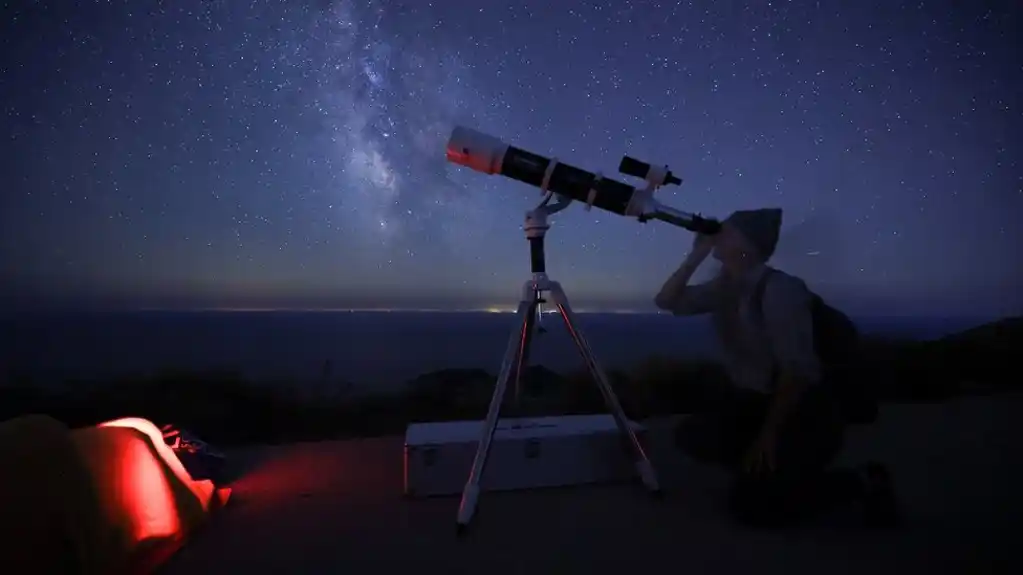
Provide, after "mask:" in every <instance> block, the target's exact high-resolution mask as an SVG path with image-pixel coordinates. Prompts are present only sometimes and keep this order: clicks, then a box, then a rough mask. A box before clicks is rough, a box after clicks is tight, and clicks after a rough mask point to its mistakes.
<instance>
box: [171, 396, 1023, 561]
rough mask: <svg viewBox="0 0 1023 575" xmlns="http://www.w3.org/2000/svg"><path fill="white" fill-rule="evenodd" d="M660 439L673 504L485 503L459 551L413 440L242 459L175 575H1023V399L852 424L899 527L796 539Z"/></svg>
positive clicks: (855, 445)
mask: <svg viewBox="0 0 1023 575" xmlns="http://www.w3.org/2000/svg"><path fill="white" fill-rule="evenodd" d="M650 427H651V434H650V435H651V442H652V445H651V449H650V452H651V458H652V459H653V460H654V463H655V464H656V465H657V466H658V470H659V472H660V475H661V481H662V483H663V484H664V485H665V487H666V488H667V490H668V496H667V498H666V499H664V500H660V501H658V500H653V499H651V498H650V497H648V496H647V495H646V494H645V492H644V491H643V490H642V488H640V487H639V486H638V485H622V486H596V487H575V488H564V489H553V490H537V491H531V492H515V493H493V494H484V495H483V497H482V499H481V501H480V506H479V511H478V513H477V515H476V519H475V521H474V523H473V526H472V530H471V532H470V533H469V535H468V536H467V537H465V538H462V539H459V538H457V537H456V536H455V529H454V527H455V511H456V509H457V506H458V498H457V497H453V498H442V499H430V500H413V501H409V500H405V499H404V498H402V496H401V483H402V438H400V437H392V438H380V439H368V440H358V441H340V442H321V443H307V444H296V445H288V446H278V447H265V448H253V449H248V450H245V451H239V452H236V453H232V454H231V457H232V460H233V461H234V462H235V464H236V465H238V466H239V469H240V472H241V473H240V476H239V478H238V479H237V480H236V481H235V482H234V484H233V487H234V495H233V498H232V501H231V503H230V504H229V505H228V507H227V508H226V509H224V510H223V511H222V512H221V513H220V514H219V515H218V516H217V517H215V518H213V520H212V521H211V522H210V524H209V525H207V526H206V528H205V529H204V530H203V531H202V532H200V533H198V534H196V536H195V537H194V538H193V539H192V540H191V541H190V542H189V543H188V544H187V545H186V546H185V547H184V548H183V549H182V550H181V551H180V552H179V553H178V554H177V555H176V556H175V557H174V558H173V559H172V560H171V561H170V563H168V564H167V565H166V566H165V568H164V569H163V570H162V572H163V573H164V574H166V575H177V574H186V573H187V574H197V573H218V574H223V573H247V574H250V573H274V574H277V573H295V574H297V573H383V572H397V570H398V569H416V570H424V571H425V570H432V571H436V572H440V573H448V574H452V573H476V574H478V573H487V574H489V575H496V574H504V573H509V574H510V573H531V574H535V573H583V572H594V573H595V572H597V571H601V572H603V571H606V570H608V569H609V568H613V569H622V568H627V569H647V568H653V569H658V570H664V569H667V570H671V571H674V572H690V573H786V574H791V573H828V574H839V573H868V572H869V573H896V572H899V573H907V572H910V571H917V572H921V573H927V574H928V575H934V574H938V573H964V574H965V573H970V574H973V573H984V574H987V573H1010V572H1011V573H1023V561H1021V559H1020V557H1021V554H1023V552H1020V551H1016V550H1015V549H1011V548H1010V547H1009V546H1010V545H1011V544H1012V541H1013V540H1018V538H1019V534H1021V533H1023V497H1021V496H1020V495H1019V494H1020V490H1021V487H1020V486H1023V464H1021V463H1020V460H1019V459H1020V457H1019V456H1020V453H1021V451H1020V449H1019V448H1018V447H1017V446H1016V443H1017V442H1018V441H1020V440H1021V439H1023V394H1016V395H1001V396H990V397H983V398H971V399H963V400H958V401H954V402H949V403H946V404H940V405H917V406H894V407H886V408H885V410H884V412H883V413H882V418H881V420H880V421H879V422H878V423H877V424H876V425H874V426H872V427H869V428H857V429H854V431H853V432H852V435H851V437H850V439H849V448H848V450H847V453H846V455H845V457H846V458H848V459H850V460H864V459H866V458H872V459H879V460H882V461H885V462H887V463H888V464H889V465H890V467H891V469H892V470H893V473H894V475H895V479H896V482H897V487H898V490H899V496H900V498H901V503H902V506H903V509H904V513H905V514H906V525H905V526H903V527H901V528H899V529H898V530H895V531H870V530H866V529H864V528H863V527H862V526H860V525H859V524H858V515H857V514H856V513H855V512H854V510H852V509H850V510H848V511H847V512H846V513H839V514H836V516H834V517H831V518H829V519H827V520H826V521H822V522H821V523H820V524H818V525H815V526H812V527H807V528H802V529H799V530H792V531H785V532H758V531H750V530H744V529H742V528H739V527H737V526H735V525H733V524H731V523H730V521H729V520H728V519H727V517H725V516H724V515H723V514H722V513H721V511H720V508H719V501H720V499H721V495H722V492H723V490H724V488H725V483H724V481H723V479H724V478H723V477H722V476H720V475H719V474H718V473H717V472H716V471H714V470H710V469H703V468H700V467H697V466H695V465H693V464H692V463H690V462H687V461H685V460H684V459H683V458H681V457H680V456H678V455H677V454H676V453H675V452H674V450H673V449H672V448H671V441H670V431H669V430H670V424H669V422H667V421H658V422H651V423H650ZM1013 534H1015V537H1013ZM1018 544H1019V543H1018V542H1017V543H1016V545H1018Z"/></svg>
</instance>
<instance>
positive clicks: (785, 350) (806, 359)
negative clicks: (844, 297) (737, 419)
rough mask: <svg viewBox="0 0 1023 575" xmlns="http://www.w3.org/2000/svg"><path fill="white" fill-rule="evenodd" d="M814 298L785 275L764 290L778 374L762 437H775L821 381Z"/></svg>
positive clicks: (771, 282) (777, 276) (781, 275)
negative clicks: (813, 305)
mask: <svg viewBox="0 0 1023 575" xmlns="http://www.w3.org/2000/svg"><path fill="white" fill-rule="evenodd" d="M811 298H812V295H811V294H810V291H809V290H808V289H807V288H806V284H804V283H803V282H802V281H801V280H799V279H797V278H794V277H792V276H786V275H783V274H776V275H775V276H773V277H772V278H771V279H770V280H769V281H768V283H767V286H766V288H765V290H764V300H763V313H764V324H765V328H766V329H767V336H768V341H770V342H771V349H772V352H773V353H774V357H775V361H776V362H777V365H778V370H779V372H778V382H777V388H776V389H775V392H774V394H773V397H772V400H771V405H770V407H769V409H768V413H767V417H766V418H765V420H764V427H763V429H762V433H763V434H767V435H771V436H776V435H777V433H778V432H779V431H780V430H781V426H782V424H783V423H784V422H785V420H786V419H787V418H788V416H789V415H790V414H791V413H792V411H793V409H794V408H795V406H796V404H797V403H798V402H799V399H800V398H801V397H802V395H803V392H804V391H805V390H806V389H807V387H809V386H811V385H816V384H817V383H818V382H819V380H820V377H821V375H820V372H821V368H820V361H819V360H818V358H817V354H816V352H815V351H814V345H813V315H812V308H811V303H812V299H811Z"/></svg>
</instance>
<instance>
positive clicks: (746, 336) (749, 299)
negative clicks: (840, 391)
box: [667, 265, 820, 392]
mask: <svg viewBox="0 0 1023 575" xmlns="http://www.w3.org/2000/svg"><path fill="white" fill-rule="evenodd" d="M769 271H770V273H771V276H770V277H769V278H767V283H766V285H765V286H764V290H763V298H762V300H761V310H762V311H761V314H760V315H761V317H760V318H757V312H756V310H755V309H754V305H753V304H754V302H753V297H754V292H755V291H756V287H757V283H758V282H759V281H760V280H761V278H762V277H763V275H764V274H766V273H768V272H769ZM811 298H812V294H811V293H810V290H809V289H808V288H807V287H806V284H805V283H803V281H802V280H800V279H799V278H797V277H794V276H791V275H789V274H786V273H784V272H782V271H779V270H775V269H773V268H769V267H768V266H766V265H763V266H758V267H757V268H754V269H751V270H749V271H748V272H747V273H746V274H744V275H743V276H742V277H739V278H730V277H725V276H720V277H718V278H715V279H713V280H711V281H709V282H707V283H703V284H695V285H690V286H686V287H685V288H684V289H682V290H681V291H680V292H679V293H677V294H674V296H673V297H672V298H671V301H670V302H669V304H670V305H669V306H667V307H668V308H669V311H671V312H672V313H674V314H675V315H697V314H704V313H709V314H711V316H712V318H713V322H714V327H715V329H716V331H717V334H718V339H719V343H720V345H721V353H722V359H723V361H724V366H725V369H726V370H727V372H728V374H729V376H730V377H731V379H732V381H733V382H734V383H735V384H736V385H738V386H741V387H745V388H750V389H755V390H758V391H765V392H766V391H770V389H771V387H772V385H773V383H774V377H775V373H776V371H775V368H776V366H777V367H778V368H780V369H782V370H786V371H787V372H788V373H789V374H791V375H793V376H795V377H796V378H798V379H800V380H801V381H804V382H806V383H810V384H813V383H816V382H817V381H818V380H819V379H820V363H819V360H818V358H817V355H816V353H815V352H814V345H813V317H812V308H811V302H812V299H811Z"/></svg>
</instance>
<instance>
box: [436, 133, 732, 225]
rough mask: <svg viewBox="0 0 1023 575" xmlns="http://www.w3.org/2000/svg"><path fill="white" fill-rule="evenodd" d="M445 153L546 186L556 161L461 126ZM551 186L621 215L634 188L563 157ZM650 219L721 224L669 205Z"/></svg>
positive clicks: (452, 159)
mask: <svg viewBox="0 0 1023 575" xmlns="http://www.w3.org/2000/svg"><path fill="white" fill-rule="evenodd" d="M447 159H448V161H449V162H452V163H455V164H459V165H462V166H465V167H467V168H472V169H473V170H476V171H478V172H483V173H485V174H499V175H502V176H504V177H506V178H511V179H513V180H517V181H520V182H522V183H524V184H529V185H531V186H535V187H537V188H542V187H543V184H544V178H545V177H547V170H548V168H549V166H550V164H551V162H552V161H553V160H551V159H550V158H545V157H543V156H541V155H539V154H534V153H532V152H528V151H526V150H523V149H521V148H516V147H514V146H510V145H508V144H505V143H504V142H502V141H501V140H498V139H497V138H494V137H492V136H488V135H486V134H483V133H480V132H477V131H476V130H471V129H469V128H465V127H462V126H458V127H456V128H455V129H454V131H453V132H452V133H451V138H450V139H449V140H448V146H447ZM547 189H548V190H549V191H551V192H554V193H556V194H560V195H562V196H566V197H568V198H571V199H573V200H576V201H580V202H583V203H586V204H592V205H593V206H594V207H597V208H600V209H602V210H605V211H608V212H612V213H615V214H618V215H620V216H625V215H626V210H627V208H628V206H629V201H630V200H631V199H632V195H633V193H635V191H636V190H635V188H634V187H633V186H630V185H629V184H625V183H622V182H619V181H617V180H612V179H610V178H606V177H600V178H598V177H597V176H596V174H593V173H592V172H587V171H586V170H582V169H580V168H577V167H575V166H570V165H568V164H564V163H561V162H557V163H556V164H555V165H554V169H553V170H552V171H551V173H550V179H549V180H548V182H547ZM647 219H660V220H663V221H666V222H669V223H672V224H675V225H678V226H681V227H684V228H686V229H689V230H691V231H694V232H698V233H703V234H714V233H717V232H718V230H719V229H720V227H721V224H720V223H719V222H718V221H716V220H712V219H708V218H702V217H700V216H696V215H693V214H687V213H685V212H681V211H678V210H673V209H671V208H663V209H655V210H654V211H653V212H651V213H650V214H649V215H648V216H644V217H641V218H640V221H645V220H647Z"/></svg>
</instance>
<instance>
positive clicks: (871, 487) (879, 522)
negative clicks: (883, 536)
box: [863, 463, 902, 528]
mask: <svg viewBox="0 0 1023 575" xmlns="http://www.w3.org/2000/svg"><path fill="white" fill-rule="evenodd" d="M864 472H865V477H864V480H865V491H864V502H863V511H864V520H865V521H866V524H867V525H868V526H869V527H877V528H890V527H897V526H898V525H899V524H900V523H901V520H902V518H901V516H900V514H899V509H898V503H897V501H896V499H895V488H894V486H893V485H892V478H891V474H889V473H888V469H887V468H886V467H885V466H884V465H883V464H880V463H868V464H867V465H866V468H865V470H864Z"/></svg>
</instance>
